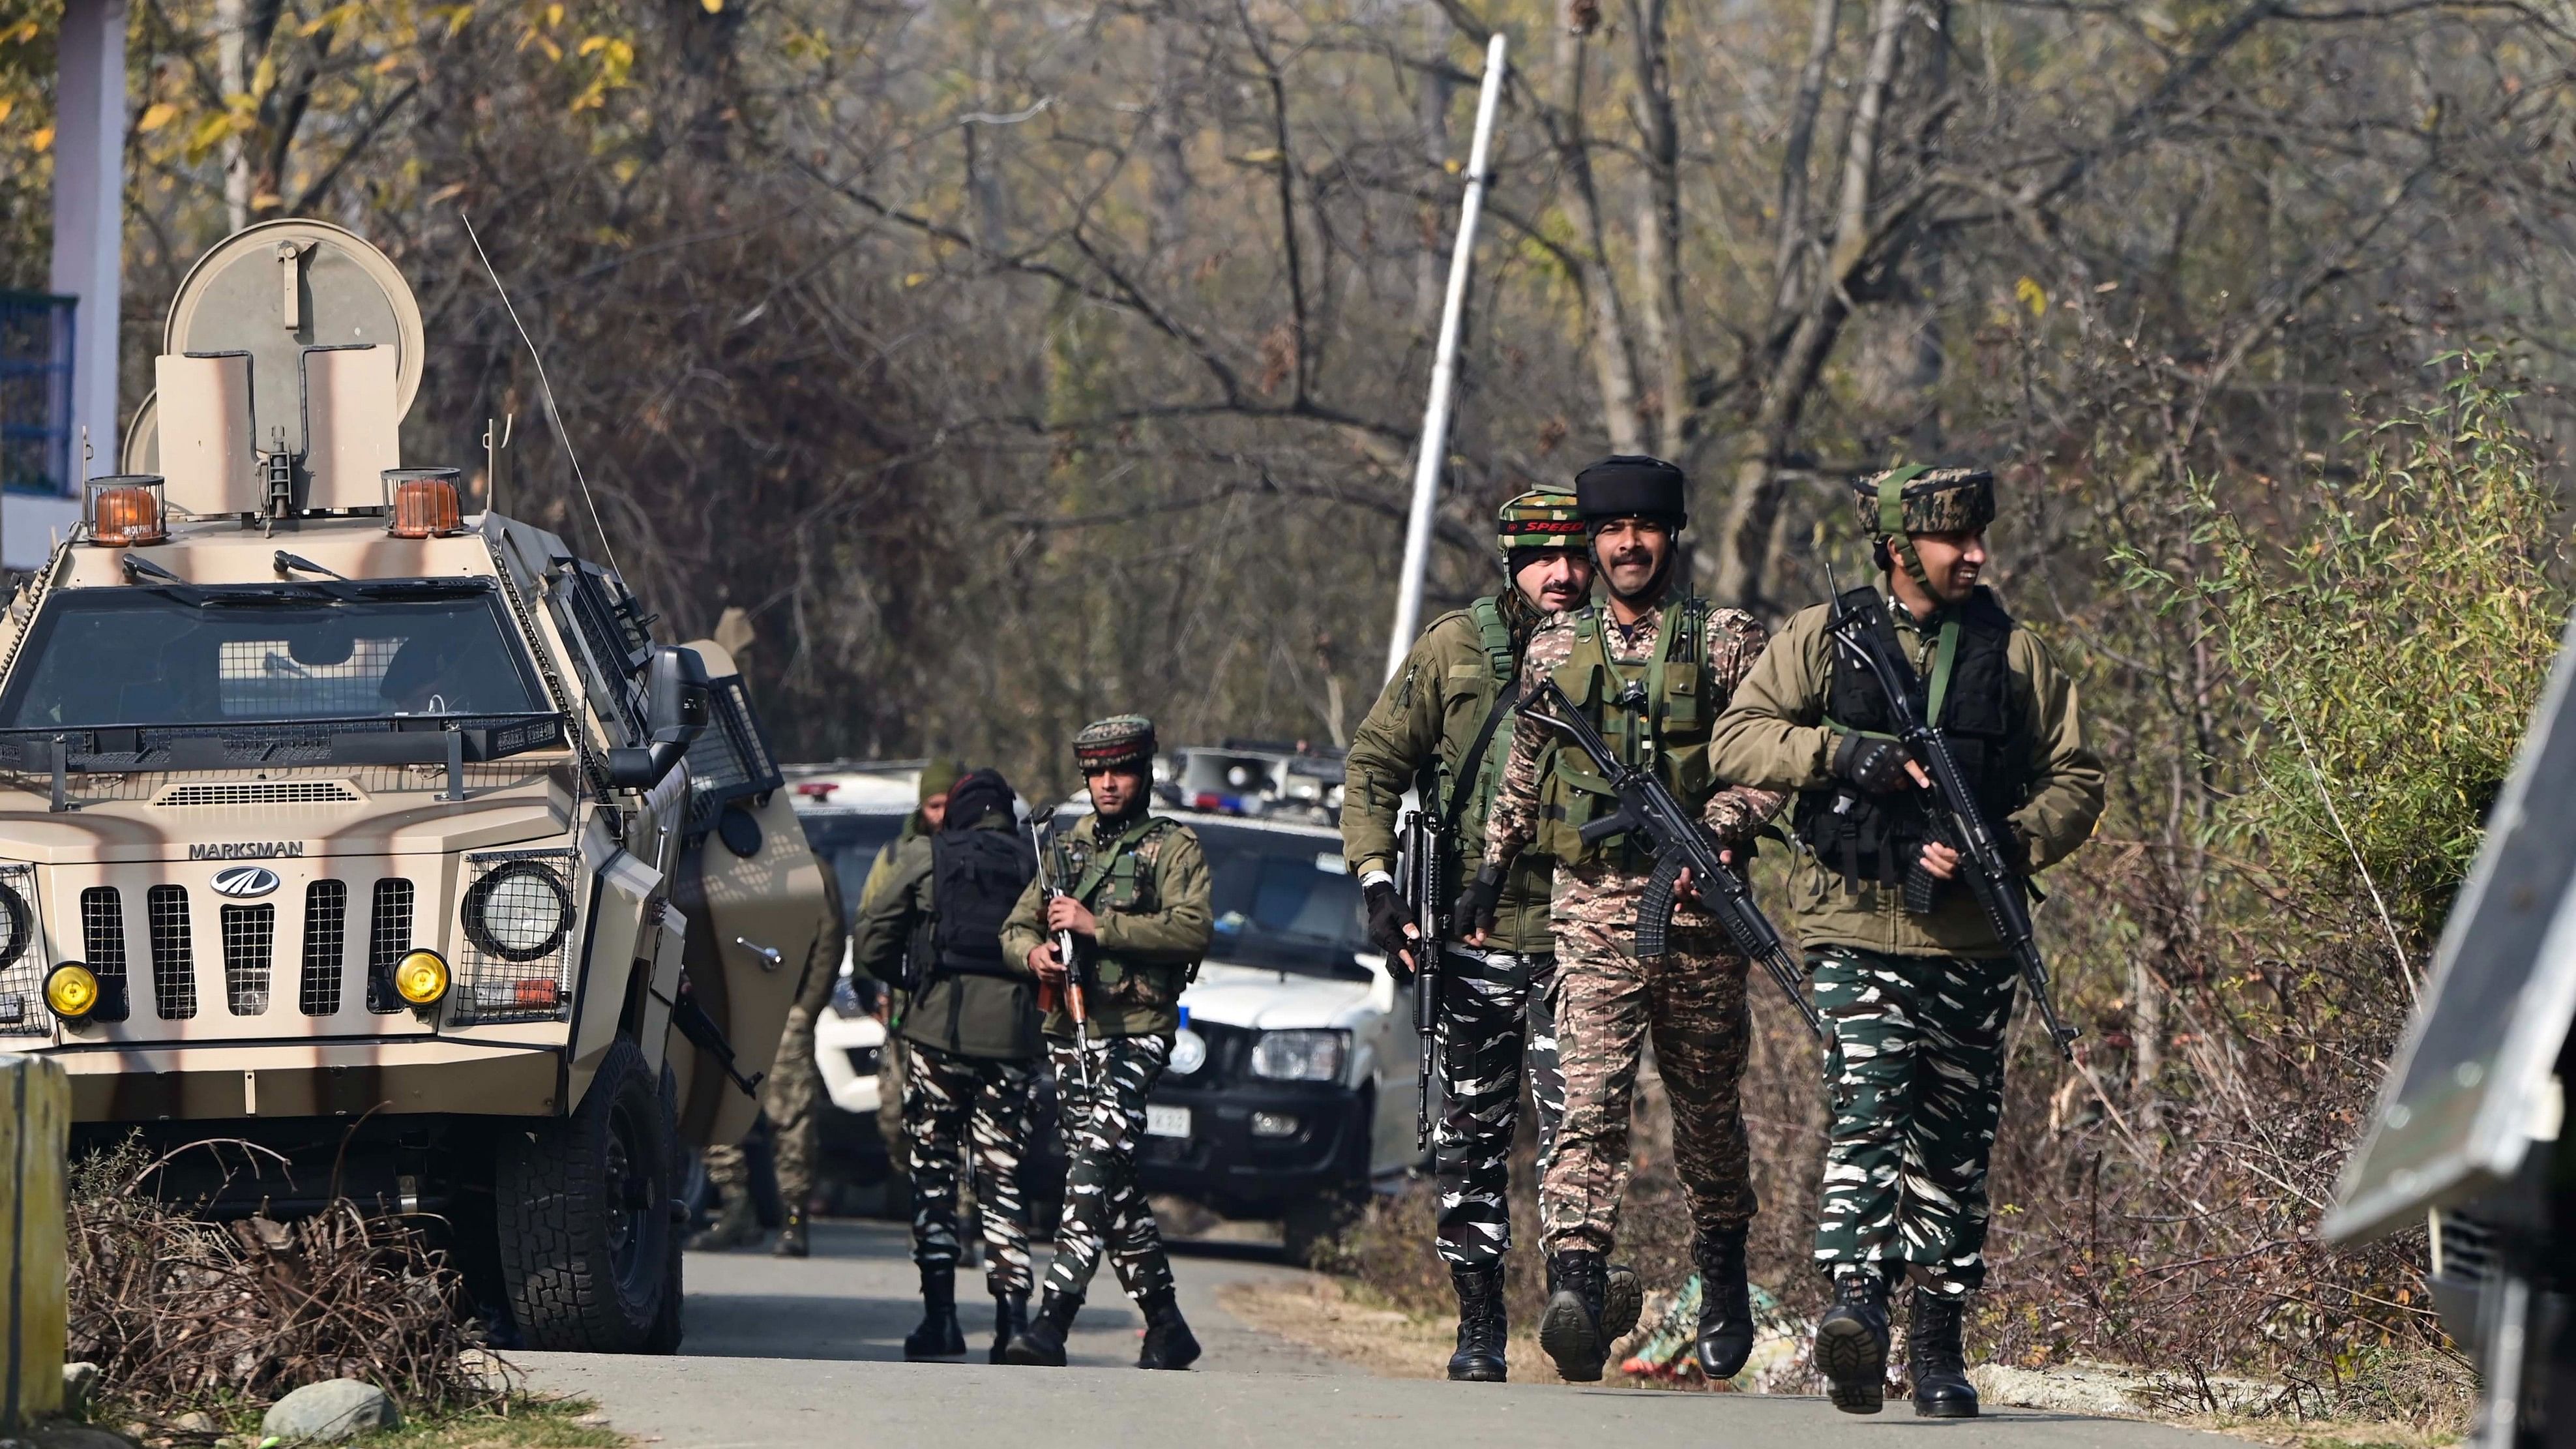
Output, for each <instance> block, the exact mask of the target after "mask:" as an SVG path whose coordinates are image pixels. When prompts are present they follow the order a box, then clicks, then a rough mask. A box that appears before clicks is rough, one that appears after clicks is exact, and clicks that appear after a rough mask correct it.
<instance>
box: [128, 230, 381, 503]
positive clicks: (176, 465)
mask: <svg viewBox="0 0 2576 1449" xmlns="http://www.w3.org/2000/svg"><path fill="white" fill-rule="evenodd" d="M422 342H423V336H422V329H421V317H420V304H419V302H418V301H417V300H415V299H414V298H413V296H412V292H411V288H410V287H409V286H407V285H406V284H405V283H404V281H403V278H402V273H401V272H400V271H398V270H397V269H396V268H395V266H394V264H393V262H392V261H391V260H389V259H388V258H387V257H386V256H385V254H384V253H382V252H380V251H378V250H376V249H375V248H374V247H372V246H370V245H368V244H367V243H366V242H365V241H364V240H362V239H360V238H359V237H358V236H356V235H355V234H354V233H351V232H348V231H345V230H343V229H342V228H340V227H336V226H333V225H331V224H330V223H329V222H321V221H306V220H300V219H288V220H280V221H269V222H262V223H260V224H259V225H257V226H253V227H249V228H246V229H245V230H242V231H239V232H236V233H234V234H233V235H232V236H231V237H230V238H228V239H227V240H225V241H224V242H223V243H222V244H221V245H219V246H217V247H216V248H215V249H214V250H213V251H210V252H208V253H207V254H206V255H205V257H204V258H203V259H202V260H200V261H199V262H198V263H197V265H196V266H195V267H194V268H193V269H192V270H190V271H189V273H188V276H187V279H186V280H185V281H183V282H182V283H180V286H179V293H178V296H177V298H176V299H175V300H174V301H172V303H171V304H170V318H169V322H168V324H167V325H166V326H165V327H164V328H163V331H162V343H161V356H160V357H159V359H158V360H157V361H156V363H155V367H154V378H155V384H156V387H155V391H154V393H153V395H152V397H151V398H149V399H148V400H146V401H145V403H144V404H143V407H142V408H141V410H140V411H138V412H137V413H136V414H135V418H134V424H133V426H132V427H131V428H130V429H128V430H127V433H126V438H125V447H124V457H125V462H126V467H127V471H128V472H146V473H157V474H159V475H161V476H162V477H163V478H165V479H167V480H168V487H167V498H168V501H169V504H170V506H171V507H172V509H173V510H174V511H178V512H181V513H182V514H194V515H197V516H199V517H204V516H209V515H223V514H262V515H266V516H269V517H286V516H291V515H294V514H300V513H309V512H313V511H315V510H321V509H329V510H334V511H337V510H343V509H351V508H380V507H382V506H384V503H385V493H384V482H383V474H384V472H385V470H386V469H389V468H396V467H400V466H401V464H402V457H401V447H400V435H401V428H402V420H403V416H404V415H405V414H406V413H408V412H409V411H410V410H411V403H412V398H413V395H414V394H416V393H417V392H419V390H420V369H421V356H422Z"/></svg>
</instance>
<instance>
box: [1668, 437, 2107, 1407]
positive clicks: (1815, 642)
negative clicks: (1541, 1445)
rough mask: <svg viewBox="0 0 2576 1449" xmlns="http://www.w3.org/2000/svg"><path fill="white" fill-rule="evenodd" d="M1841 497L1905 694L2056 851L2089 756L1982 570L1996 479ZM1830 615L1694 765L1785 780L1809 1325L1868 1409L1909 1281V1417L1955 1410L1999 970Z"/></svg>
mask: <svg viewBox="0 0 2576 1449" xmlns="http://www.w3.org/2000/svg"><path fill="white" fill-rule="evenodd" d="M1859 492H1860V498H1859V503H1860V509H1861V517H1862V520H1863V526H1864V527H1866V528H1868V529H1869V530H1870V531H1871V532H1873V533H1874V534H1876V535H1877V542H1876V545H1875V547H1876V556H1877V563H1878V567H1879V569H1880V572H1881V577H1880V579H1879V581H1878V584H1877V585H1876V588H1877V589H1878V590H1880V591H1882V592H1883V593H1884V595H1885V596H1886V599H1887V600H1888V601H1890V606H1889V607H1888V608H1887V610H1886V613H1887V617H1888V620H1889V621H1890V624H1891V625H1892V626H1893V629H1894V637H1893V638H1890V639H1887V640H1885V641H1884V642H1885V644H1886V646H1887V647H1888V648H1889V649H1890V650H1891V651H1892V652H1895V653H1897V654H1900V655H1901V656H1902V657H1904V658H1906V659H1908V660H1910V661H1912V663H1913V665H1914V673H1915V676H1916V678H1917V679H1918V680H1920V681H1922V685H1921V688H1922V690H1923V694H1924V697H1923V698H1921V699H1917V700H1915V701H1914V704H1915V707H1916V708H1917V709H1919V710H1921V711H1922V712H1923V717H1924V718H1925V719H1926V720H1928V721H1929V722H1930V723H1931V724H1933V725H1934V726H1936V727H1938V728H1940V729H1941V730H1942V731H1943V732H1944V733H1946V734H1947V735H1949V737H1950V740H1951V743H1952V746H1953V748H1954V750H1955V752H1956V753H1957V755H1958V759H1959V763H1960V766H1961V768H1962V769H1963V771H1964V772H1965V773H1966V775H1967V777H1968V781H1969V784H1970V787H1971V789H1972V790H1973V791H1974V793H1975V794H1976V796H1977V798H1978V800H1979V802H1980V803H1981V804H1982V806H1983V807H1984V812H1985V815H1986V817H1987V821H1988V823H1989V825H1990V827H1993V828H1994V829H1995V833H1996V835H1997V836H1998V838H2001V839H2003V840H2004V841H2005V842H2006V848H2007V850H2008V851H2011V852H2015V853H2018V854H2019V855H2020V856H2021V857H2022V859H2021V861H2020V862H2019V863H2020V865H2021V866H2022V868H2023V869H2025V870H2038V869H2040V868H2041V867H2043V866H2046V865H2049V864H2051V863H2052V862H2054V861H2057V860H2059V859H2062V858H2063V857H2065V856H2066V855H2067V854H2069V853H2070V852H2072V851H2073V850H2074V849H2075V847H2076V846H2078V845H2080V844H2082V843H2083V842H2084V840H2085V838H2086V837H2087V836H2088V835H2090V834H2091V833H2092V830H2093V822H2094V821H2095V820H2096V819H2097V818H2099V817H2100V815H2101V813H2102V765H2101V761H2100V760H2099V759H2098V758H2097V757H2096V756H2095V755H2094V753H2093V750H2092V749H2091V747H2090V746H2089V745H2087V744H2086V743H2085V740H2084V733H2083V726H2082V724H2081V723H2080V722H2079V720H2078V718H2077V714H2076V700H2075V685H2074V682H2073V681H2072V680H2070V679H2068V678H2067V677H2066V676H2065V674H2063V673H2062V672H2060V671H2059V669H2058V667H2057V664H2056V661H2055V660H2053V659H2051V658H2050V657H2049V653H2048V650H2047V649H2046V648H2045V647H2044V646H2042V645H2041V644H2040V642H2039V641H2038V640H2037V639H2036V638H2034V637H2032V636H2031V634H2030V632H2029V631H2028V630H2026V629H2023V628H2021V627H2020V626H2019V625H2017V624H2016V623H2014V621H2013V619H2012V616H2011V615H2009V614H2007V613H2005V612H2004V609H2003V605H2002V604H2000V603H1998V602H1997V601H1996V599H1995V596H1994V594H1993V593H1992V592H1991V591H1990V590H1988V589H1986V588H1984V587H1983V586H1981V585H1979V584H1978V582H1977V576H1978V573H1979V572H1980V571H1981V570H1982V569H1983V568H1984V566H1985V562H1986V545H1985V531H1986V525H1987V524H1988V523H1989V522H1991V521H1992V520H1993V518H1994V515H1995V501H1994V480H1993V478H1992V476H1991V475H1989V474H1987V473H1986V472H1984V471H1982V470H1972V469H1966V468H1941V469H1925V468H1899V469H1896V470H1894V471H1892V472H1888V473H1882V474H1879V475H1878V476H1876V477H1873V478H1870V479H1867V480H1864V481H1863V482H1862V483H1861V484H1860V485H1859ZM1871 588H1872V586H1871V585H1868V584H1864V585H1862V586H1861V587H1860V588H1859V589H1856V590H1854V591H1853V593H1854V594H1855V595H1865V592H1866V591H1868V590H1870V589H1871ZM1831 607H1832V606H1830V605H1825V604H1819V605H1816V606H1815V607H1813V608H1810V609H1806V610H1802V611H1801V612H1800V613H1798V614H1797V615H1796V616H1795V617H1793V618H1791V619H1790V620H1789V622H1788V624H1787V626H1786V627H1785V628H1784V629H1783V630H1782V632H1781V635H1780V637H1779V638H1778V639H1777V640H1776V641H1774V642H1773V643H1772V645H1771V648H1770V651H1769V652H1768V653H1766V654H1764V655H1763V656H1762V661H1761V663H1760V664H1758V665H1756V666H1755V668H1754V670H1753V674H1752V677H1751V678H1749V679H1747V680H1746V681H1745V682H1744V686H1743V687H1742V688H1741V689H1739V690H1737V691H1736V694H1735V699H1734V702H1733V704H1732V705H1731V706H1730V707H1729V708H1728V710H1727V712H1726V714H1725V715H1724V716H1723V717H1722V718H1721V719H1720V720H1719V721H1718V726H1717V733H1716V738H1715V740H1714V742H1713V744H1712V747H1711V750H1710V756H1711V761H1712V763H1713V765H1714V766H1715V768H1716V769H1717V771H1718V773H1720V774H1722V775H1724V776H1725V777H1726V778H1728V779H1731V780H1742V781H1745V782H1747V783H1750V784H1754V785H1761V786H1765V787H1769V788H1774V789H1785V790H1795V791H1797V792H1798V805H1797V811H1796V815H1795V821H1796V827H1795V834H1796V836H1797V839H1798V841H1799V844H1800V845H1801V846H1802V847H1803V848H1802V849H1801V850H1800V851H1799V853H1798V856H1797V858H1796V860H1795V861H1794V863H1793V865H1792V871H1791V887H1792V889H1791V895H1792V897H1793V899H1795V900H1796V901H1797V902H1798V912H1797V930H1798V936H1799V938H1800V940H1801V941H1802V942H1803V943H1804V944H1805V946H1806V949H1807V955H1808V961H1809V965H1810V968H1811V970H1812V972H1813V975H1814V979H1815V990H1816V1006H1817V1008H1818V1009H1819V1010H1821V1011H1822V1012H1823V1013H1824V1015H1825V1018H1826V1020H1828V1021H1830V1022H1831V1023H1832V1024H1833V1030H1834V1036H1835V1040H1836V1042H1837V1043H1838V1044H1839V1046H1840V1049H1841V1054H1842V1061H1843V1072H1842V1080H1841V1082H1840V1083H1839V1084H1838V1089H1837V1096H1838V1106H1837V1108H1836V1110H1835V1112H1834V1118H1833V1132H1832V1139H1831V1141H1830V1142H1829V1144H1828V1145H1827V1148H1826V1153H1825V1179H1824V1204H1823V1211H1822V1214H1821V1220H1820V1221H1819V1223H1818V1225H1817V1229H1816V1260H1817V1262H1818V1264H1819V1265H1821V1266H1822V1267H1823V1269H1824V1270H1825V1271H1826V1272H1827V1273H1828V1274H1830V1275H1832V1277H1833V1278H1834V1281H1835V1302H1834V1306H1833V1307H1832V1308H1831V1309H1829V1310H1827V1312H1826V1314H1825V1316H1824V1318H1823V1319H1822V1320H1821V1321H1820V1322H1819V1323H1818V1325H1817V1329H1816V1365H1817V1367H1818V1368H1819V1369H1820V1370H1822V1371H1823V1372H1824V1373H1825V1375H1826V1377H1827V1379H1828V1380H1829V1382H1830V1383H1831V1385H1832V1397H1833V1401H1834V1405H1835V1407H1837V1408H1840V1409H1844V1410H1846V1411H1849V1412H1854V1413H1876V1412H1878V1409H1879V1407H1880V1403H1881V1400H1882V1398H1883V1397H1884V1393H1885V1386H1886V1372H1887V1349H1888V1321H1887V1318H1888V1311H1887V1299H1888V1292H1889V1289H1890V1287H1891V1282H1890V1279H1891V1277H1892V1276H1893V1275H1895V1274H1896V1273H1898V1272H1899V1271H1902V1272H1903V1274H1904V1275H1905V1276H1907V1277H1909V1278H1911V1279H1912V1281H1913V1283H1914V1297H1913V1316H1912V1323H1911V1325H1910V1326H1909V1328H1908V1330H1907V1333H1906V1356H1907V1358H1908V1360H1909V1367H1910V1368H1911V1370H1912V1375H1911V1376H1912V1378H1913V1382H1914V1408H1915V1412H1916V1413H1918V1414H1923V1415H1927V1416H1930V1417H1936V1418H1972V1417H1974V1416H1975V1414H1976V1412H1977V1392H1976V1390H1975V1388H1974V1387H1972V1386H1971V1385H1970V1384H1969V1382H1968V1377H1967V1370H1966V1361H1965V1354H1964V1353H1963V1351H1962V1345H1961V1343H1960V1319H1961V1315H1962V1314H1963V1312H1964V1311H1965V1307H1966V1303H1967V1298H1968V1295H1969V1294H1970V1293H1973V1292H1974V1291H1976V1289H1977V1287H1978V1286H1979V1285H1980V1284H1981V1283H1983V1282H1984V1280H1985V1271H1986V1267H1985V1241H1986V1218H1987V1208H1986V1164H1987V1160H1988V1158H1989V1156H1990V1155H1991V1154H1992V1152H1993V1150H1994V1141H1995V1123H1996V1120H1997V1118H1998V1117H1999V1116H2000V1114H2001V1112H2002V1108H2003V1081H2004V1025H2005V1023H2006V1021H2007V1020H2008V1019H2009V1018H2010V1017H2011V1015H2012V1005H2013V993H2014V987H2015V984H2016V982H2017V980H2018V977H2017V975H2016V972H2015V968H2014V964H2013V962H2012V960H2011V959H2010V958H2009V957H2008V956H2007V955H2006V951H2005V947H2004V946H2003V944H2002V943H2001V942H1999V941H1998V940H1997V939H1996V937H1995V933H1994V929H1993V927H1992V926H1991V925H1990V924H1989V923H1988V921H1987V918H1986V915H1985V912H1984V910H1983V909H1982V908H1981V907H1980V906H1979V905H1978V903H1977V900H1976V898H1975V896H1974V895H1973V894H1972V893H1971V892H1970V891H1969V890H1968V889H1967V888H1966V886H1965V885H1964V884H1963V883H1961V882H1959V881H1958V880H1956V879H1955V877H1956V875H1957V873H1958V870H1959V856H1958V854H1957V853H1956V852H1955V851H1953V850H1952V849H1951V848H1950V847H1948V846H1947V845H1944V844H1942V843H1941V842H1940V841H1939V840H1937V839H1935V838H1933V836H1932V832H1931V829H1930V820H1929V816H1928V815H1927V813H1926V811H1925V809H1924V804H1923V802H1924V800H1925V798H1926V797H1925V794H1924V791H1925V787H1926V786H1927V784H1928V783H1929V780H1928V777H1927V776H1926V775H1925V773H1924V771H1923V769H1922V766H1921V765H1920V764H1918V763H1916V762H1915V761H1913V760H1912V759H1911V758H1910V757H1909V756H1908V755H1907V753H1906V751H1905V749H1904V747H1903V746H1902V745H1900V744H1898V743H1897V741H1896V740H1894V739H1893V738H1891V737H1890V736H1889V734H1888V730H1889V728H1890V726H1891V723H1892V721H1891V719H1890V715H1889V710H1888V702H1887V699H1886V696H1885V695H1884V694H1883V693H1882V692H1881V690H1880V687H1879V685H1878V683H1877V682H1876V680H1875V678H1874V677H1873V676H1872V675H1871V673H1870V672H1869V671H1868V670H1867V669H1866V668H1863V667H1860V666H1858V665H1855V664H1853V663H1850V662H1849V661H1846V660H1844V659H1842V658H1840V657H1838V655H1837V652H1836V651H1835V650H1834V648H1833V646H1832V643H1831V641H1830V639H1829V638H1828V637H1827V632H1826V624H1827V620H1828V619H1829V618H1830V617H1831ZM1909 897H1911V898H1912V899H1913V903H1914V905H1913V906H1909V903H1908V899H1909ZM1927 897H1928V902H1927V900H1926V898H1927ZM1925 904H1928V906H1929V908H1928V909H1916V908H1914V906H1921V905H1925Z"/></svg>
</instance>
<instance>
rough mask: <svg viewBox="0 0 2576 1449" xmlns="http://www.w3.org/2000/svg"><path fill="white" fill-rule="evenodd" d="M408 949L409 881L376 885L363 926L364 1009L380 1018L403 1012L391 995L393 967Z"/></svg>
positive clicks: (409, 937)
mask: <svg viewBox="0 0 2576 1449" xmlns="http://www.w3.org/2000/svg"><path fill="white" fill-rule="evenodd" d="M410 949H411V882H410V881H407V880H380V881H378V882H376V908H375V912H374V914H373V916H372V917H371V918H370V919H369V921H368V923H367V1010H369V1011H372V1012H376V1013H378V1014H380V1015H383V1014H390V1013H392V1012H397V1011H400V1010H402V1009H403V999H402V998H401V997H399V996H396V995H394V965H395V963H397V962H399V961H401V960H402V954H403V953H404V952H405V951H408V950H410Z"/></svg>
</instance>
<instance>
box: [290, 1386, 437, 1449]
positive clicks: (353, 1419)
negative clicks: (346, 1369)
mask: <svg viewBox="0 0 2576 1449" xmlns="http://www.w3.org/2000/svg"><path fill="white" fill-rule="evenodd" d="M400 1423H402V1411H401V1410H399V1409H397V1408H395V1407H394V1401H393V1399H392V1397H391V1396H390V1395H388V1394H387V1393H386V1392H385V1391H384V1390H382V1389H380V1388H377V1387H376V1386H375V1385H374V1384H370V1383H365V1382H362V1381H360V1380H358V1379H328V1380H325V1381H324V1382H322V1383H318V1384H306V1385H305V1386H304V1387H302V1388H300V1389H297V1390H296V1391H295V1392H293V1393H291V1394H288V1395H287V1396H286V1397H285V1398H282V1399H280V1400H278V1401H277V1402H276V1403H275V1404H273V1405H271V1406H270V1408H269V1411H268V1415H267V1417H266V1418H263V1419H261V1420H260V1421H259V1431H260V1433H261V1435H262V1436H268V1435H274V1436H276V1437H277V1438H279V1439H283V1440H285V1441H286V1442H288V1443H290V1444H292V1443H295V1442H297V1441H299V1440H300V1441H303V1442H306V1443H313V1442H317V1441H327V1440H332V1439H346V1438H349V1437H351V1436H352V1435H356V1434H361V1433H364V1432H366V1431H367V1430H369V1429H391V1428H393V1427H395V1426H397V1425H399V1424H400Z"/></svg>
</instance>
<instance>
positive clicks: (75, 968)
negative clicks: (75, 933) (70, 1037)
mask: <svg viewBox="0 0 2576 1449" xmlns="http://www.w3.org/2000/svg"><path fill="white" fill-rule="evenodd" d="M45 1004H46V1005H47V1006H50V1007H52V1008H53V1009H54V1015H56V1016H59V1017H61V1018H62V1019H63V1020H65V1021H78V1020H80V1019H81V1018H83V1017H85V1016H87V1015H89V1014H90V1013H91V1012H92V1011H95V1010H97V1009H98V978H97V977H95V976H93V975H91V974H90V970H89V968H88V967H86V966H83V965H82V964H81V963H79V962H78V961H66V962H64V963H63V964H61V965H60V966H57V967H55V968H54V969H53V972H52V974H50V975H48V976H47V977H46V978H45Z"/></svg>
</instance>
